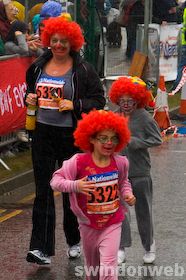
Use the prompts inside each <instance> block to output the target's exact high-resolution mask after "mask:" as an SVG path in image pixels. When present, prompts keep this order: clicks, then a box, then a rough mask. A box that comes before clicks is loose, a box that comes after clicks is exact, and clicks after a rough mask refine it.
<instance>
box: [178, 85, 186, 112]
mask: <svg viewBox="0 0 186 280" xmlns="http://www.w3.org/2000/svg"><path fill="white" fill-rule="evenodd" d="M179 114H180V115H186V83H185V84H184V85H183V87H182V91H181V100H180V108H179Z"/></svg>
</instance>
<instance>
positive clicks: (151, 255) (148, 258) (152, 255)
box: [143, 241, 156, 264]
mask: <svg viewBox="0 0 186 280" xmlns="http://www.w3.org/2000/svg"><path fill="white" fill-rule="evenodd" d="M155 259H156V245H155V241H153V243H152V245H151V246H150V251H146V252H145V255H144V256H143V262H144V263H145V264H151V263H153V262H154V261H155Z"/></svg>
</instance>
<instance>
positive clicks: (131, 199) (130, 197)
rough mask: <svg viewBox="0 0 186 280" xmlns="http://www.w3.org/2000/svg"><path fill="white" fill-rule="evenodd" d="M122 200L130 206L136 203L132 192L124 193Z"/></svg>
mask: <svg viewBox="0 0 186 280" xmlns="http://www.w3.org/2000/svg"><path fill="white" fill-rule="evenodd" d="M124 201H125V202H127V203H128V205H130V206H132V205H134V204H135V203H136V198H135V196H134V195H133V194H126V195H125V196H124Z"/></svg>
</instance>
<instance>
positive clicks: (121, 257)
mask: <svg viewBox="0 0 186 280" xmlns="http://www.w3.org/2000/svg"><path fill="white" fill-rule="evenodd" d="M125 261H126V255H125V250H119V251H118V265H121V264H122V263H123V262H125Z"/></svg>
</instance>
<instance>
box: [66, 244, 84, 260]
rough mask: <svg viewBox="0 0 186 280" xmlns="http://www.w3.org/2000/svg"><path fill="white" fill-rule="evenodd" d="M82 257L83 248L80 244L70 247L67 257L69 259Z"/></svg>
mask: <svg viewBox="0 0 186 280" xmlns="http://www.w3.org/2000/svg"><path fill="white" fill-rule="evenodd" d="M80 255H81V247H80V245H79V244H76V245H73V246H71V247H69V249H68V250H67V256H68V257H69V259H76V258H79V257H80Z"/></svg>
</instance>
